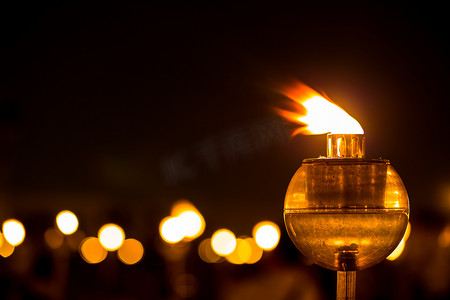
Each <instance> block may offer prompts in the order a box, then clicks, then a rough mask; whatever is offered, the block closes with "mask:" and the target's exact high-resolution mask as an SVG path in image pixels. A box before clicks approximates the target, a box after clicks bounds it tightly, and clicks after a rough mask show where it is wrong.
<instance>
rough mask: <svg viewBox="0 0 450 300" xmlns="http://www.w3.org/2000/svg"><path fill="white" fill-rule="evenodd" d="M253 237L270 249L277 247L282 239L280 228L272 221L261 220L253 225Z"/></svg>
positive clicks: (260, 245)
mask: <svg viewBox="0 0 450 300" xmlns="http://www.w3.org/2000/svg"><path fill="white" fill-rule="evenodd" d="M253 237H254V239H255V241H256V243H257V244H258V246H259V247H261V248H262V249H264V250H267V251H270V250H273V249H275V247H276V246H277V245H278V242H279V241H280V228H279V227H278V225H277V224H275V223H273V222H270V221H263V222H259V223H258V224H256V225H255V227H253Z"/></svg>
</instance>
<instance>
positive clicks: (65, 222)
mask: <svg viewBox="0 0 450 300" xmlns="http://www.w3.org/2000/svg"><path fill="white" fill-rule="evenodd" d="M56 225H57V226H58V228H59V230H61V232H62V233H64V234H67V235H69V234H72V233H74V232H75V231H76V230H77V229H78V219H77V216H76V215H75V214H74V213H73V212H71V211H69V210H63V211H61V212H60V213H59V214H58V215H57V216H56Z"/></svg>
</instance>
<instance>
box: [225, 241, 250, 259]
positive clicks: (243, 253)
mask: <svg viewBox="0 0 450 300" xmlns="http://www.w3.org/2000/svg"><path fill="white" fill-rule="evenodd" d="M251 256H252V246H251V245H250V243H249V242H248V241H247V240H245V239H236V248H235V249H234V251H233V252H231V253H230V254H229V255H227V256H226V258H227V260H228V261H229V262H230V263H232V264H235V265H241V264H244V263H246V262H247V261H248V260H249V259H250V257H251Z"/></svg>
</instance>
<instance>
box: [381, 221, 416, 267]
mask: <svg viewBox="0 0 450 300" xmlns="http://www.w3.org/2000/svg"><path fill="white" fill-rule="evenodd" d="M410 233H411V223H409V222H408V227H406V231H405V234H404V235H403V238H402V240H401V241H400V243H399V244H398V246H397V248H395V249H394V251H392V253H391V254H389V256H388V257H386V259H387V260H390V261H393V260H396V259H397V258H399V257H400V255H402V253H403V250H405V246H406V241H407V240H408V238H409V234H410Z"/></svg>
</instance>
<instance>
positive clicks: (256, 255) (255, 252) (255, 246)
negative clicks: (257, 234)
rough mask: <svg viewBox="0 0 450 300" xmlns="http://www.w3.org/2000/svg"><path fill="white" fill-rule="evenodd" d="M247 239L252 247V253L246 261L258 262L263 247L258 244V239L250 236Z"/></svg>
mask: <svg viewBox="0 0 450 300" xmlns="http://www.w3.org/2000/svg"><path fill="white" fill-rule="evenodd" d="M245 240H246V241H247V243H248V244H249V245H250V247H251V248H252V253H251V255H250V258H249V259H248V260H247V262H246V263H247V264H254V263H257V262H258V261H259V260H260V259H261V257H262V255H263V249H261V247H259V246H258V244H256V241H255V239H254V238H251V237H249V238H246V239H245Z"/></svg>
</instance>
